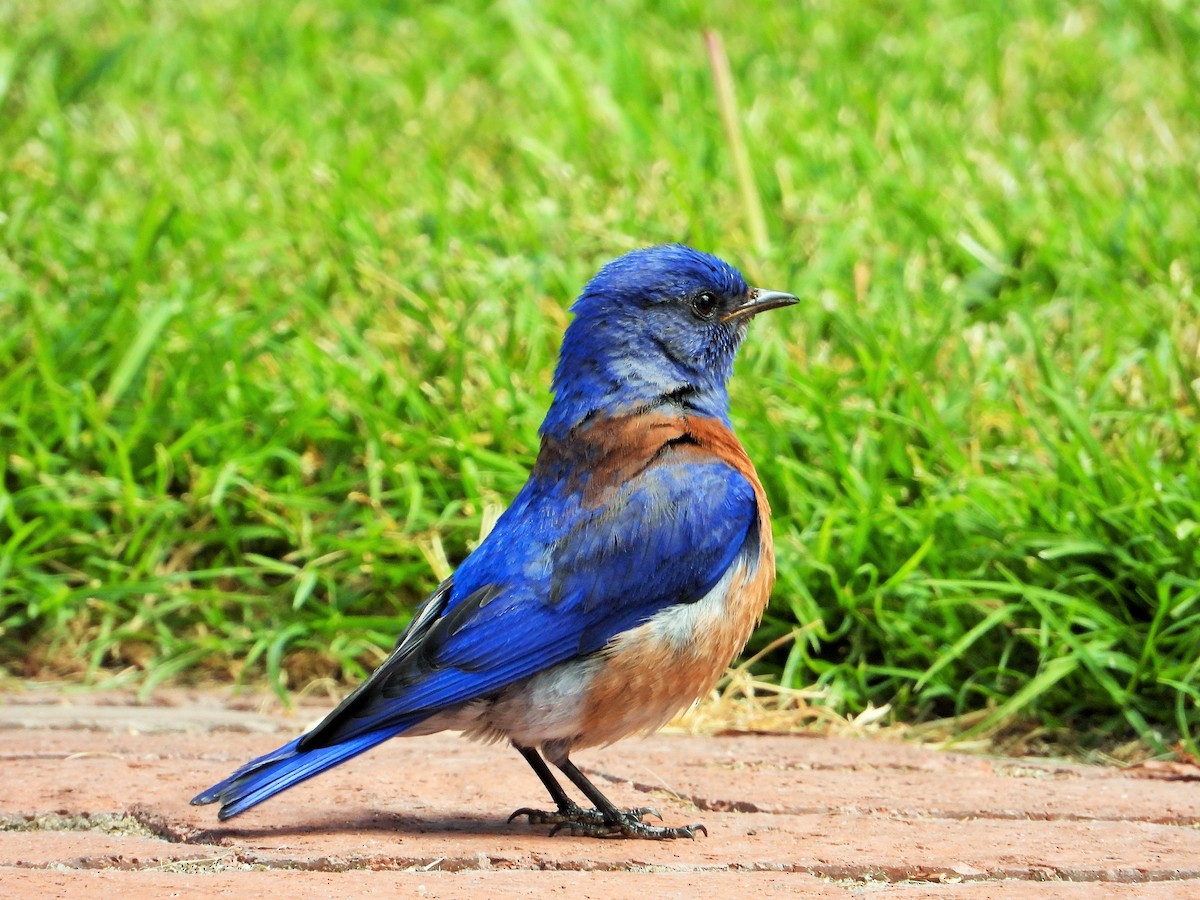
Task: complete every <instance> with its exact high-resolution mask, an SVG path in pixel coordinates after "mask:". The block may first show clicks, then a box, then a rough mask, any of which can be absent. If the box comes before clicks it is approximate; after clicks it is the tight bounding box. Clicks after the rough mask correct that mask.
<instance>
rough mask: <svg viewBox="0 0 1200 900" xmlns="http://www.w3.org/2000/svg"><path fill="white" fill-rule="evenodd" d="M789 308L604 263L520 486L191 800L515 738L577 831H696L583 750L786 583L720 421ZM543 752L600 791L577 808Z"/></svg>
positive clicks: (237, 809)
mask: <svg viewBox="0 0 1200 900" xmlns="http://www.w3.org/2000/svg"><path fill="white" fill-rule="evenodd" d="M796 302H797V298H796V297H794V296H793V295H792V294H787V293H783V292H779V291H766V290H760V289H758V288H752V287H749V286H748V285H747V284H746V282H745V280H744V279H743V278H742V276H741V274H740V273H739V272H738V271H737V270H736V269H735V268H733V267H732V266H730V265H729V264H728V263H725V262H723V261H721V260H720V259H717V258H716V257H714V256H710V255H709V254H707V253H702V252H700V251H698V250H693V249H692V248H690V247H685V246H682V245H679V244H669V245H663V246H658V247H651V248H648V249H643V250H635V251H633V252H631V253H627V254H626V255H624V256H621V257H619V258H618V259H616V260H613V261H612V262H609V263H608V264H607V265H605V266H604V267H603V268H602V269H601V270H600V272H599V273H598V274H597V275H596V277H595V278H593V279H592V281H591V282H589V283H588V285H587V286H586V287H585V288H584V290H583V293H582V294H581V295H580V297H579V299H578V300H577V301H576V303H575V304H574V306H573V307H572V312H573V313H574V319H573V321H572V322H571V324H570V325H569V326H568V327H567V330H566V334H565V336H564V338H563V344H562V351H561V354H560V356H559V361H558V366H557V368H556V370H555V373H554V380H553V385H552V387H553V393H554V399H553V402H552V403H551V405H550V410H549V412H548V413H547V415H546V419H545V421H544V422H543V423H542V427H541V431H540V434H541V447H540V450H539V452H538V456H537V460H536V462H535V464H534V467H533V470H532V472H531V473H530V475H529V480H528V481H527V482H526V483H525V486H524V487H523V488H522V489H521V491H520V493H518V494H517V496H516V499H515V500H513V503H512V505H511V506H510V507H509V508H508V510H507V511H506V512H505V513H504V514H503V515H502V516H500V518H499V520H498V521H497V522H496V525H495V528H494V529H493V530H492V531H491V533H490V534H488V536H487V537H486V539H484V541H483V542H482V543H481V544H480V545H479V546H478V547H477V548H476V549H475V550H474V551H473V552H472V553H471V554H470V555H469V556H468V557H467V558H466V559H465V560H463V562H462V564H461V565H460V566H459V567H458V569H457V570H456V571H455V572H454V574H453V575H451V576H450V577H449V578H447V579H446V580H445V581H444V582H442V583H441V584H440V585H439V586H438V587H437V589H436V590H435V591H434V592H433V593H432V594H431V595H430V596H429V598H428V599H427V600H425V602H424V603H423V604H422V605H421V606H420V607H419V608H418V610H417V611H416V613H415V614H414V615H413V618H412V620H411V622H410V623H409V625H408V627H407V628H406V629H405V630H404V632H403V633H402V634H401V635H400V637H399V639H398V640H397V642H396V645H395V649H393V650H392V652H391V654H390V655H389V656H388V658H387V659H386V660H385V661H384V662H383V663H382V664H381V665H380V666H379V668H378V669H376V670H375V672H374V673H373V674H372V675H371V676H370V677H369V678H368V679H367V680H366V681H364V682H363V683H362V684H361V685H359V687H358V688H357V689H356V690H354V691H353V692H352V693H351V694H350V695H349V696H347V697H346V699H345V700H344V701H343V702H342V703H341V704H340V705H339V706H338V707H337V708H336V709H334V710H333V712H331V713H330V714H329V715H328V716H327V717H326V718H325V719H324V720H323V721H321V722H320V723H319V724H318V725H316V726H315V727H314V728H313V729H312V730H311V731H309V732H307V733H305V734H303V735H301V736H300V737H298V738H296V739H295V740H293V741H291V742H289V743H287V744H285V745H284V746H282V747H280V748H279V749H278V750H275V751H274V752H271V753H268V754H266V755H265V756H261V757H259V758H258V759H255V760H252V761H251V762H249V763H247V764H246V765H244V766H242V767H241V768H240V769H238V770H237V771H236V772H234V773H233V774H232V775H230V776H229V777H228V778H226V779H225V780H224V781H222V782H220V783H219V784H216V785H214V786H213V787H211V788H209V789H208V790H206V791H204V792H202V793H200V794H198V795H197V796H196V797H195V798H194V799H193V800H192V803H194V804H205V803H215V802H220V803H221V804H222V805H221V809H220V812H219V813H218V817H219V818H220V819H228V818H230V817H231V816H236V815H238V814H239V813H242V812H245V811H246V810H247V809H249V808H250V807H252V806H255V805H256V804H258V803H261V802H262V801H264V800H266V799H267V798H269V797H272V796H274V795H275V794H278V793H279V792H280V791H283V790H286V789H287V788H290V787H293V786H294V785H296V784H299V783H300V782H302V781H304V780H306V779H308V778H312V777H313V776H314V775H318V774H320V773H321V772H324V771H325V770H326V769H329V768H331V767H333V766H336V765H338V764H340V763H343V762H345V761H346V760H348V759H350V758H352V757H354V756H357V755H358V754H360V753H363V752H364V751H366V750H369V749H371V748H372V747H374V746H376V745H377V744H381V743H383V742H384V741H386V740H388V739H389V738H392V737H396V736H397V735H424V734H432V733H434V732H438V731H442V730H447V729H449V730H458V731H462V732H464V733H465V734H466V735H467V736H469V737H472V738H478V739H484V740H506V741H508V742H510V743H511V744H512V746H513V747H514V748H515V749H516V751H517V752H518V753H520V754H521V755H522V756H523V757H524V758H525V761H526V762H528V763H529V765H530V766H531V767H532V768H533V771H534V772H535V773H536V774H537V776H538V778H539V779H540V780H541V781H542V783H543V784H544V785H545V786H546V790H547V791H548V792H549V794H550V797H551V799H552V800H553V802H554V806H555V809H554V810H553V811H540V810H536V809H528V808H526V809H519V810H517V811H516V812H514V813H513V814H512V816H510V817H509V821H510V822H511V821H513V819H516V818H517V817H519V816H526V817H527V818H528V820H529V822H531V823H532V824H536V825H550V826H553V828H552V830H551V834H554V833H555V832H558V831H560V830H564V829H565V830H566V831H567V832H568V833H571V834H576V835H590V836H598V837H599V836H603V837H607V836H625V837H631V838H651V839H669V838H682V837H689V838H694V837H695V835H696V833H697V832H698V831H699V832H703V833H704V834H707V833H708V832H707V830H706V829H705V828H704V826H703V825H687V826H682V827H667V826H658V825H653V824H650V823H648V822H646V821H644V820H645V819H646V818H647V817H648V816H654V817H656V818H658V819H660V820H661V818H662V817H661V816H660V815H659V814H658V813H657V811H655V810H653V809H647V808H642V809H632V810H624V811H623V810H621V809H619V808H618V807H617V806H615V805H614V804H613V803H612V801H610V800H609V799H608V798H607V797H606V796H605V795H604V794H603V793H601V792H600V790H599V789H598V788H597V787H596V786H595V785H594V784H593V783H592V782H591V781H590V780H589V779H588V778H587V777H586V776H585V775H584V773H583V772H581V771H580V770H579V769H578V768H577V767H576V766H575V764H574V763H573V762H571V758H570V754H571V752H572V751H573V750H576V749H578V748H581V747H592V746H597V745H605V744H610V743H612V742H614V741H616V740H618V739H620V738H622V737H625V736H626V735H629V734H633V733H635V732H647V731H652V730H654V729H656V728H658V727H660V726H661V725H663V724H664V723H665V722H666V721H668V720H669V719H670V718H671V717H672V716H673V715H675V714H676V713H677V712H679V711H680V710H682V709H684V708H686V707H687V706H688V705H689V704H691V703H693V702H694V701H695V700H697V699H698V698H700V697H702V696H704V695H705V694H706V693H707V692H708V691H709V690H711V688H712V686H713V684H714V683H715V682H716V680H717V679H718V678H719V677H720V675H721V673H722V672H723V671H724V670H725V668H726V667H727V666H728V665H729V664H730V662H731V661H732V660H733V659H734V657H735V656H736V655H737V654H738V653H739V652H740V651H741V649H742V647H743V646H744V645H745V643H746V640H747V639H748V638H749V636H750V634H751V632H752V631H753V630H754V628H755V626H756V625H757V624H758V621H759V618H760V617H761V615H762V612H763V609H764V608H765V607H766V604H767V600H768V597H769V595H770V592H771V586H772V584H773V583H774V580H775V556H774V550H773V544H772V540H771V525H770V508H769V507H768V505H767V498H766V496H765V495H764V493H763V488H762V485H761V484H760V483H759V480H758V475H757V473H756V472H755V470H754V466H753V465H752V464H751V462H750V460H749V458H748V457H747V456H746V452H745V450H743V449H742V446H741V444H740V443H739V442H738V440H737V438H736V437H735V436H734V434H733V431H732V428H731V425H730V419H729V394H728V390H727V387H726V385H727V383H728V380H729V377H730V375H731V374H732V370H733V361H734V356H735V354H736V353H737V349H738V346H739V345H740V344H741V342H742V339H743V338H744V337H745V334H746V328H747V324H748V323H749V321H750V320H751V318H753V317H754V316H756V315H757V314H758V313H760V312H763V311H765V310H769V309H776V308H778V307H783V306H789V305H791V304H793V303H796ZM547 763H552V764H553V765H554V766H555V767H556V768H558V770H559V771H561V772H562V774H563V775H565V776H566V777H567V779H568V780H569V781H570V782H571V783H572V784H574V785H575V787H576V788H578V789H579V791H581V792H582V794H583V795H584V796H585V797H586V798H587V800H588V801H589V802H590V803H591V804H592V808H585V807H582V806H580V805H579V804H577V803H576V802H575V801H574V800H573V799H571V796H570V795H569V794H568V793H567V791H566V790H565V789H564V787H563V786H562V785H561V784H560V783H559V781H558V779H557V778H556V777H555V775H554V773H553V772H552V771H551V769H550V766H549V765H548V764H547Z"/></svg>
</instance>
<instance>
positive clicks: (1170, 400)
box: [0, 0, 1200, 749]
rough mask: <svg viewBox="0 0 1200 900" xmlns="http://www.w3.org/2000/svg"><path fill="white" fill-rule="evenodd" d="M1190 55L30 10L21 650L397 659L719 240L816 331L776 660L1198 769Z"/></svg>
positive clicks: (1014, 32) (783, 529) (815, 19)
mask: <svg viewBox="0 0 1200 900" xmlns="http://www.w3.org/2000/svg"><path fill="white" fill-rule="evenodd" d="M705 28H713V29H716V30H717V31H718V32H719V33H720V35H721V37H722V39H723V41H724V45H725V48H726V51H727V53H728V57H729V60H730V66H731V71H732V76H733V82H734V86H735V89H736V92H737V96H738V100H739V102H740V121H741V122H742V125H743V134H744V137H745V142H746V147H747V151H748V157H749V164H750V166H751V167H752V172H751V174H752V177H753V186H754V188H755V189H756V191H757V193H758V195H759V199H760V201H761V205H762V209H763V211H764V214H765V224H766V229H767V236H768V241H769V244H768V245H767V246H762V245H761V244H760V241H759V240H756V239H755V235H754V234H753V231H752V226H751V224H750V222H749V221H748V220H747V210H751V209H753V207H754V203H753V198H752V196H751V194H750V193H748V191H749V188H747V187H745V186H743V187H741V188H739V180H738V176H737V173H735V171H734V162H733V160H732V159H731V153H730V144H729V142H728V140H727V138H726V134H725V131H724V130H723V128H722V119H721V110H720V109H719V108H718V104H717V100H716V92H715V90H714V87H713V81H712V76H711V74H710V70H709V62H708V58H707V55H706V50H705V44H704V40H703V30H704V29H705ZM1197 46H1200V7H1197V6H1196V5H1195V4H1190V3H1182V2H1172V3H1168V2H1163V3H1152V2H1131V3H1108V2H1103V3H1102V2H1094V3H1081V4H1073V5H1072V4H1066V3H1035V2H1017V3H1013V4H1009V5H1007V6H1002V5H1000V4H982V5H980V4H969V3H961V2H952V0H927V2H923V3H910V4H893V3H885V2H870V3H867V2H862V3H834V2H811V3H797V4H761V5H752V6H746V5H745V4H736V3H720V4H708V3H698V2H696V3H681V4H677V5H662V4H653V5H651V4H646V5H641V4H636V3H617V4H610V5H606V6H605V7H604V8H603V9H601V8H599V7H591V6H580V5H579V4H573V3H572V4H568V3H561V2H547V3H537V2H533V0H527V2H521V0H511V2H501V3H497V4H484V3H475V4H455V5H454V6H447V5H439V4H403V3H385V2H377V3H362V2H350V0H341V2H336V0H335V2H329V3H309V2H299V3H284V2H262V3H255V4H245V3H235V2H231V0H192V2H186V3H149V2H133V0H124V2H101V0H78V2H74V3H70V4H60V3H50V2H47V0H23V2H20V3H14V2H7V3H3V2H0V442H2V448H0V449H2V452H0V469H2V472H3V480H2V486H3V493H2V494H0V620H2V622H3V625H2V633H0V661H2V662H3V664H4V665H5V666H6V667H7V668H8V669H9V670H10V671H12V672H15V673H17V674H48V673H49V674H53V673H67V674H74V675H80V676H84V677H88V678H96V677H98V676H99V675H101V674H106V675H107V674H109V673H112V672H113V671H116V672H118V673H120V675H121V677H123V678H126V679H128V680H131V681H135V682H137V683H138V684H140V685H142V686H143V687H145V688H146V689H149V688H152V687H153V686H154V685H156V684H159V683H161V682H162V681H164V680H166V679H171V678H177V677H199V676H207V677H212V676H217V677H228V676H234V677H238V678H242V679H248V680H252V681H254V680H259V679H263V678H265V679H267V680H268V681H269V682H270V683H271V684H273V685H275V686H276V687H280V688H282V687H284V686H290V687H296V686H299V685H300V684H301V683H302V682H304V681H305V680H307V679H309V678H312V677H316V676H321V675H333V676H336V677H345V678H346V679H348V680H352V679H354V678H356V677H358V676H360V675H362V674H363V673H364V671H365V670H367V669H369V667H370V666H371V665H372V664H373V663H374V662H376V661H377V660H379V659H380V658H381V654H382V653H383V652H384V650H385V648H387V647H388V646H389V645H390V643H391V641H392V640H393V638H394V636H395V634H396V633H397V631H398V630H399V628H400V627H401V625H402V623H403V621H404V620H405V617H406V616H407V614H408V611H409V610H410V609H411V608H412V605H413V604H414V603H415V602H417V601H418V600H419V599H420V598H421V597H422V596H423V595H424V594H425V592H427V591H428V590H429V589H430V588H431V587H432V586H433V585H434V584H435V583H436V582H437V580H438V578H439V577H440V576H441V575H443V574H445V572H446V570H447V568H448V566H451V565H452V564H453V563H454V562H455V561H457V560H459V559H461V558H462V556H463V555H464V554H465V553H466V552H467V551H468V550H469V548H470V547H471V546H472V545H473V543H474V542H475V541H476V540H477V539H478V536H479V534H480V531H481V529H483V528H485V527H486V526H487V523H488V522H489V521H491V520H492V519H493V518H494V516H495V515H496V514H497V512H498V511H499V510H500V509H502V508H503V505H504V504H505V503H506V502H507V500H508V499H509V498H511V497H512V495H513V494H514V493H515V491H516V490H517V489H518V488H519V486H520V484H521V483H522V481H523V479H524V476H525V473H526V472H527V470H528V468H529V466H530V464H531V462H532V459H533V455H534V452H535V449H536V446H537V426H538V423H539V422H540V419H541V416H542V414H543V413H544V411H545V408H546V406H547V403H548V400H549V395H548V391H547V386H548V383H549V376H550V372H551V369H552V367H553V363H554V358H555V353H556V350H557V345H558V341H559V338H560V335H561V332H562V328H563V326H564V325H565V323H566V321H567V314H566V307H567V305H568V303H569V301H570V300H571V298H572V297H573V296H574V295H575V293H576V292H577V291H578V289H579V288H580V286H581V285H582V284H583V283H584V281H586V279H587V278H588V277H590V275H591V274H592V273H593V272H594V271H595V269H596V267H597V266H598V265H599V264H600V263H601V262H603V261H604V260H606V259H608V258H611V257H612V256H615V255H617V254H618V253H620V252H622V251H624V250H626V249H628V248H631V247H634V246H640V245H645V244H648V243H654V242H658V241H663V240H683V241H687V242H690V243H693V244H695V245H698V246H700V247H702V248H705V249H709V250H712V251H714V252H717V253H719V254H721V255H722V256H725V257H726V258H728V259H730V260H732V261H735V262H737V263H739V264H740V265H742V266H743V268H744V269H745V270H746V271H747V272H748V274H749V275H750V276H751V278H752V280H754V281H756V282H758V283H761V284H763V285H764V286H766V287H772V288H783V289H790V290H793V291H795V292H796V293H798V294H800V295H801V296H803V297H804V298H806V302H805V303H804V305H802V306H800V307H796V308H793V309H791V310H789V311H787V312H785V313H779V314H776V315H774V316H772V317H770V321H766V320H764V321H762V322H760V323H758V324H757V325H756V326H755V328H754V329H753V332H752V334H751V336H750V339H749V341H748V343H747V346H746V347H745V349H744V351H743V353H742V358H741V360H740V362H739V366H738V373H737V376H736V377H735V380H734V384H733V387H732V393H733V398H734V419H735V424H736V426H737V428H738V430H739V433H740V435H741V436H742V438H743V441H744V443H745V444H746V445H747V447H748V449H749V451H750V453H751V456H752V457H753V458H754V459H755V460H756V461H757V463H758V468H759V471H760V473H761V475H762V478H763V481H764V484H765V485H766V488H767V491H768V494H769V495H770V498H771V502H772V505H773V507H774V511H775V520H774V524H775V534H776V542H777V552H778V568H779V581H778V586H777V589H776V593H775V597H774V600H773V603H772V607H771V610H770V612H769V614H768V616H767V619H766V621H765V623H764V626H763V628H762V629H761V631H760V632H759V634H758V635H757V636H756V639H755V641H754V643H753V644H752V645H751V649H754V648H757V647H761V646H764V645H765V644H766V643H767V642H768V641H770V640H773V639H775V638H777V637H780V636H781V635H786V634H788V633H790V632H791V631H792V630H793V629H796V628H797V626H802V628H801V630H800V631H799V632H798V634H797V637H796V640H795V641H794V642H792V643H791V644H790V645H788V646H787V647H785V648H784V649H782V650H779V651H777V652H775V653H774V654H773V655H770V656H769V657H768V658H767V659H766V660H765V661H764V662H763V663H762V667H763V669H764V672H766V673H767V674H770V673H772V672H773V673H775V674H777V675H778V676H779V677H780V678H781V679H782V680H783V681H784V682H785V683H788V684H793V685H808V684H813V683H816V684H819V685H821V686H822V687H823V688H824V689H825V694H824V697H825V699H824V701H823V702H825V703H827V704H829V705H830V706H831V707H833V708H834V709H836V710H838V711H840V712H844V713H854V712H857V711H859V710H862V709H864V708H866V707H867V706H868V705H871V704H874V705H877V706H878V705H880V704H884V703H890V704H892V710H893V713H892V714H893V716H894V717H896V718H897V719H899V720H903V721H919V720H924V719H930V718H935V717H941V716H947V715H957V714H966V713H973V714H977V715H975V716H974V717H973V718H972V719H971V721H973V722H975V723H976V725H975V728H976V730H988V729H992V728H995V727H1000V726H1004V725H1008V724H1011V723H1014V722H1020V723H1036V724H1037V725H1039V726H1040V727H1042V728H1044V729H1045V730H1046V731H1047V732H1049V733H1051V734H1054V735H1059V736H1064V735H1065V736H1069V738H1070V739H1073V740H1077V741H1079V742H1081V743H1084V744H1089V743H1090V744H1099V743H1102V742H1113V741H1120V740H1125V739H1128V738H1137V739H1139V740H1141V741H1143V742H1146V743H1148V744H1150V745H1151V746H1155V747H1160V748H1161V747H1162V746H1164V745H1165V744H1167V743H1169V742H1171V741H1173V740H1175V739H1177V738H1179V737H1183V738H1184V739H1185V741H1186V742H1188V745H1189V746H1190V747H1192V749H1195V747H1196V741H1197V739H1198V738H1200V463H1198V462H1197V455H1198V449H1200V425H1198V424H1197V423H1198V421H1200V400H1198V397H1197V391H1198V390H1200V296H1198V295H1197V290H1196V277H1197V268H1198V265H1197V263H1198V261H1200V255H1198V253H1197V250H1196V246H1197V244H1196V241H1197V235H1200V199H1198V198H1200V170H1198V169H1197V162H1196V161H1197V160H1198V159H1200V105H1198V104H1197V103H1196V97H1198V96H1200V57H1197V55H1196V54H1195V52H1194V48H1195V47H1197ZM980 711H983V712H982V716H983V718H982V719H980V718H979V715H978V714H980Z"/></svg>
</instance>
